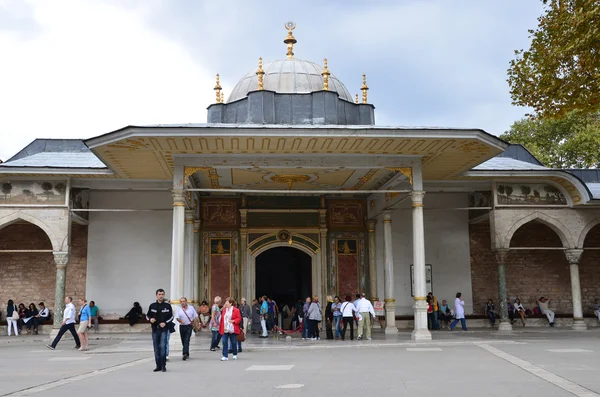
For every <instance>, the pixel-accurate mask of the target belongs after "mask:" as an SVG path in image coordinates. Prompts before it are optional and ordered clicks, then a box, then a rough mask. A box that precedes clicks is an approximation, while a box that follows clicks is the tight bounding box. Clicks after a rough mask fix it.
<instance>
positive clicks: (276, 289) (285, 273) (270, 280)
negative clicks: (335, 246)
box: [256, 247, 312, 307]
mask: <svg viewBox="0 0 600 397" xmlns="http://www.w3.org/2000/svg"><path fill="white" fill-rule="evenodd" d="M311 290H312V258H311V257H310V255H308V254H306V253H304V252H302V251H301V250H299V249H297V248H293V247H275V248H271V249H270V250H268V251H265V252H263V253H262V254H260V255H258V256H257V257H256V295H257V296H263V295H267V296H270V297H272V298H273V299H275V302H277V304H278V306H280V307H283V305H284V304H286V303H287V304H290V305H291V304H293V303H295V302H296V301H297V300H298V299H302V300H304V299H305V298H306V297H307V296H309V295H311Z"/></svg>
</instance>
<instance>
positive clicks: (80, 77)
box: [0, 0, 541, 159]
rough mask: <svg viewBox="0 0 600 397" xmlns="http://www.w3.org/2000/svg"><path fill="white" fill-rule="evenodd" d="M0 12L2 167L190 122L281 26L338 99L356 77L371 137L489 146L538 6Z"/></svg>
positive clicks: (274, 49) (500, 125)
mask: <svg viewBox="0 0 600 397" xmlns="http://www.w3.org/2000/svg"><path fill="white" fill-rule="evenodd" d="M2 1H3V0H0V4H2V3H1V2H2ZM4 1H5V2H6V1H7V0H4ZM7 4H8V8H9V10H10V13H9V14H10V15H12V16H11V17H10V18H4V19H0V53H1V54H3V57H4V58H5V59H9V60H10V62H8V63H5V62H2V63H0V87H2V94H1V95H0V109H2V111H3V115H2V117H0V137H2V141H1V145H0V158H3V159H6V157H8V156H9V155H11V154H14V153H15V152H16V151H18V150H19V149H21V148H22V147H23V146H24V145H25V144H27V143H28V142H29V141H31V140H32V139H33V138H35V137H53V138H61V137H80V138H86V137H90V136H94V135H99V134H103V133H106V132H109V131H111V130H114V129H117V128H121V127H123V126H125V125H128V124H149V123H185V122H204V121H205V120H206V110H205V108H206V107H207V106H208V105H209V104H210V103H212V102H213V97H214V92H213V90H212V87H213V85H214V74H215V73H220V74H221V77H222V85H223V88H224V92H225V94H226V95H227V94H229V93H230V92H231V90H232V88H233V86H234V85H235V83H236V82H237V80H238V79H239V78H241V77H242V76H243V75H245V74H246V73H247V72H248V71H251V70H253V69H255V68H256V64H257V59H258V57H259V56H262V57H263V58H264V59H265V60H268V59H281V58H283V57H284V56H285V45H284V44H283V39H284V37H285V34H286V32H285V30H284V27H283V24H284V22H285V21H287V20H290V19H291V20H295V21H296V22H297V25H298V27H297V28H296V30H295V31H294V35H295V36H296V38H297V39H298V44H297V45H296V48H295V52H296V56H297V57H298V58H301V59H307V60H311V61H314V62H317V63H320V62H322V60H323V58H325V57H327V58H328V60H329V67H330V70H331V71H332V72H333V73H334V74H335V75H336V76H337V77H338V78H340V80H341V81H342V82H344V83H345V84H346V86H347V88H348V90H349V91H350V92H351V93H352V94H354V93H357V92H359V87H360V84H361V75H362V74H363V73H366V74H367V76H368V84H369V86H370V88H371V89H370V91H369V100H370V102H372V103H373V104H374V105H375V106H376V120H377V123H378V124H381V125H406V126H411V125H412V126H446V127H475V128H483V129H485V130H487V131H488V132H491V133H494V134H500V133H502V132H503V131H505V130H506V129H508V127H509V126H510V124H512V122H514V121H515V120H517V119H519V118H520V117H522V116H523V115H524V114H525V113H526V112H527V109H523V108H516V107H513V106H511V104H510V96H509V94H508V85H507V83H506V69H507V67H508V62H509V61H510V59H511V58H512V57H513V50H515V49H518V48H524V47H527V46H528V38H527V29H529V28H534V27H535V26H536V18H537V17H538V16H539V15H540V14H541V2H537V1H533V2H522V1H520V0H507V1H504V2H481V1H477V0H464V1H461V2H447V1H441V0H440V1H431V0H403V1H382V0H379V1H370V2H359V1H341V0H336V1H330V2H316V1H303V2H294V3H290V2H264V1H257V2H247V1H241V0H237V1H230V2H227V6H224V3H223V2H215V1H191V0H169V1H167V0H143V1H142V0H126V1H122V0H110V1H100V0H86V1H84V0H81V1H74V0H72V1H61V2H50V1H49V0H46V1H42V0H40V1H35V2H33V1H32V2H29V3H24V4H25V5H26V6H25V7H23V6H19V7H22V9H16V8H14V7H15V4H23V3H21V2H17V1H13V2H11V1H9V2H8V3H7ZM0 14H1V13H0ZM0 18H1V17H0ZM15 18H16V19H15ZM5 20H9V21H12V22H10V23H6V22H4V21H5ZM15 20H19V21H27V23H23V24H22V25H21V24H19V23H15V22H14V21H15ZM2 24H4V25H7V26H9V25H10V26H12V27H11V28H7V27H6V26H5V27H4V29H3V28H2V26H1V25H2ZM15 27H17V29H16V30H15ZM19 29H20V30H19Z"/></svg>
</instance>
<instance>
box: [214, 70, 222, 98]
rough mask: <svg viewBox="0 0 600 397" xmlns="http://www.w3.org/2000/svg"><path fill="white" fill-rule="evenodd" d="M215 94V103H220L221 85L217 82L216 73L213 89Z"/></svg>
mask: <svg viewBox="0 0 600 397" xmlns="http://www.w3.org/2000/svg"><path fill="white" fill-rule="evenodd" d="M214 90H215V92H216V94H217V103H221V90H222V88H221V83H220V82H219V74H218V73H217V84H215V88H214Z"/></svg>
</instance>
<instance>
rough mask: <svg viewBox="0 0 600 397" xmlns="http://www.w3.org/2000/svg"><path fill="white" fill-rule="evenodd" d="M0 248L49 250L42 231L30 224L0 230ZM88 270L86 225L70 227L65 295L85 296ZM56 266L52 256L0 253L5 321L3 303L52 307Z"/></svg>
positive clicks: (0, 301)
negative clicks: (69, 251) (69, 250)
mask: <svg viewBox="0 0 600 397" xmlns="http://www.w3.org/2000/svg"><path fill="white" fill-rule="evenodd" d="M0 249H52V245H51V243H50V239H49V238H48V236H47V235H46V234H45V233H44V231H43V230H42V229H40V228H38V227H37V226H35V225H32V224H30V223H17V224H12V225H9V226H6V227H4V228H2V229H0ZM86 271H87V226H82V225H78V224H73V226H72V240H71V256H70V260H69V265H68V266H67V282H66V294H67V295H71V296H73V297H75V298H78V297H81V296H85V280H86ZM55 277H56V265H55V263H54V257H53V255H52V254H51V253H0V310H1V311H2V319H3V320H4V319H5V318H6V303H7V301H8V300H9V299H12V300H13V301H15V303H16V304H19V303H21V302H22V303H25V305H29V303H32V302H33V303H35V304H36V306H37V304H38V303H39V302H41V301H43V302H44V303H46V305H47V306H48V307H49V308H50V309H51V310H52V309H53V308H54V286H55V280H56V279H55Z"/></svg>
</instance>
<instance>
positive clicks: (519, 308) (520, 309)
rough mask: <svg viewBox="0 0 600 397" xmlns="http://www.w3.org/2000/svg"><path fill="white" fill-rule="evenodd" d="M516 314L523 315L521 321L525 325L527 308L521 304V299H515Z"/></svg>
mask: <svg viewBox="0 0 600 397" xmlns="http://www.w3.org/2000/svg"><path fill="white" fill-rule="evenodd" d="M514 306H515V314H517V313H518V314H519V316H521V322H522V323H523V327H524V326H525V308H524V307H523V305H522V304H521V299H519V298H517V299H515V305H514Z"/></svg>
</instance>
